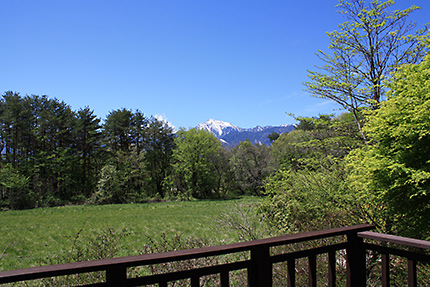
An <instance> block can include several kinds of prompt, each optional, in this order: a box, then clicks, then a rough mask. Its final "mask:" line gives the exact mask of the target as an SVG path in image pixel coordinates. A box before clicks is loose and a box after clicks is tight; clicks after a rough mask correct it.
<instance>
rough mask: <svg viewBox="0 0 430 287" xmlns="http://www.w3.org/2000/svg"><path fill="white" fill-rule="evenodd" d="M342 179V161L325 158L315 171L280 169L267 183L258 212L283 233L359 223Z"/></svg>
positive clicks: (351, 199)
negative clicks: (265, 197)
mask: <svg viewBox="0 0 430 287" xmlns="http://www.w3.org/2000/svg"><path fill="white" fill-rule="evenodd" d="M345 177H346V174H345V172H344V168H343V166H342V162H338V161H335V160H331V161H330V160H329V159H328V158H327V159H326V162H321V163H320V167H319V168H318V169H316V170H315V169H312V170H311V169H301V170H297V171H294V170H290V169H280V170H279V171H278V172H277V173H276V174H275V175H273V176H271V177H270V178H269V179H268V180H267V183H266V194H267V195H268V198H267V199H266V201H265V202H264V203H263V205H262V206H261V212H262V213H263V214H265V215H266V216H267V217H268V218H269V219H270V221H271V223H272V224H273V225H274V226H275V227H276V228H278V229H279V230H280V231H281V232H284V233H293V232H303V231H309V230H320V229H327V228H334V227H340V226H345V225H350V224H354V223H360V222H361V221H360V213H359V211H358V210H357V208H356V206H355V204H354V196H353V195H352V194H351V192H350V191H349V190H348V189H347V187H346V185H345V184H344V181H345Z"/></svg>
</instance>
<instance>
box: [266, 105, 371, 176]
mask: <svg viewBox="0 0 430 287" xmlns="http://www.w3.org/2000/svg"><path fill="white" fill-rule="evenodd" d="M296 120H297V121H298V122H299V123H298V124H297V127H296V129H295V130H293V131H291V132H289V133H288V134H282V135H281V136H280V137H279V138H278V139H277V140H276V141H275V142H274V143H273V145H272V149H273V156H274V158H275V160H276V162H277V164H278V165H280V166H281V167H283V168H287V169H293V170H299V169H303V168H309V169H314V168H318V167H319V162H320V161H321V160H324V158H325V157H327V156H330V157H334V158H343V157H345V155H347V154H348V152H349V151H351V150H353V149H355V148H357V147H359V146H360V145H362V144H363V140H362V138H361V137H360V134H359V133H358V132H357V129H355V128H354V125H355V122H354V117H353V116H352V115H351V113H344V114H341V115H339V116H337V117H333V116H331V115H320V116H319V117H314V118H307V117H297V118H296Z"/></svg>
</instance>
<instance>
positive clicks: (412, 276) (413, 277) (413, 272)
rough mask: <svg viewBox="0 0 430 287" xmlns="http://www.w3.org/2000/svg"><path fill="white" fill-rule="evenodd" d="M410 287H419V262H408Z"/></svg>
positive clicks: (410, 260)
mask: <svg viewBox="0 0 430 287" xmlns="http://www.w3.org/2000/svg"><path fill="white" fill-rule="evenodd" d="M408 287H417V262H416V261H415V260H412V259H409V260H408Z"/></svg>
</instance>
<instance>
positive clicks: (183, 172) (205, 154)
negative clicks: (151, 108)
mask: <svg viewBox="0 0 430 287" xmlns="http://www.w3.org/2000/svg"><path fill="white" fill-rule="evenodd" d="M175 145H176V148H175V150H174V151H173V160H174V164H173V169H174V173H175V174H176V175H177V178H178V181H177V182H176V184H175V188H177V189H178V190H179V191H180V192H182V193H185V194H186V196H187V197H194V198H210V197H213V195H214V193H215V194H217V195H220V192H221V187H220V185H219V182H220V181H221V180H222V179H221V178H220V174H219V173H217V172H216V170H217V163H218V162H219V161H220V155H221V149H222V146H221V142H220V141H218V139H217V138H216V137H215V136H214V135H213V134H212V133H210V132H208V131H205V130H197V129H190V130H188V131H185V130H180V131H178V132H177V134H176V138H175Z"/></svg>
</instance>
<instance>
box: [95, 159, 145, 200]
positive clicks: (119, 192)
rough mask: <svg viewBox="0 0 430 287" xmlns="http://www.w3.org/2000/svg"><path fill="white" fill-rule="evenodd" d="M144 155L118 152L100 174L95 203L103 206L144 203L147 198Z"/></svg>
mask: <svg viewBox="0 0 430 287" xmlns="http://www.w3.org/2000/svg"><path fill="white" fill-rule="evenodd" d="M144 167H145V162H144V154H143V153H140V154H137V152H136V151H134V152H123V151H117V152H116V153H115V158H114V159H113V160H112V162H111V163H108V164H107V165H105V166H104V167H103V168H102V170H101V174H100V179H99V183H98V185H97V192H96V194H95V202H96V203H101V204H109V203H129V202H142V201H143V200H144V198H145V194H144V192H145V187H146V181H147V180H146V176H145V172H146V170H145V168H144Z"/></svg>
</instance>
